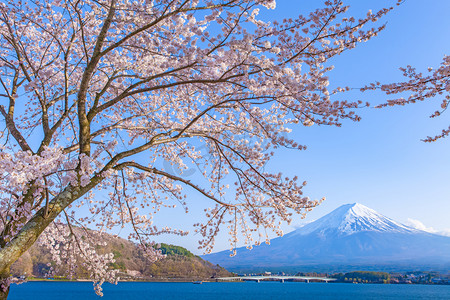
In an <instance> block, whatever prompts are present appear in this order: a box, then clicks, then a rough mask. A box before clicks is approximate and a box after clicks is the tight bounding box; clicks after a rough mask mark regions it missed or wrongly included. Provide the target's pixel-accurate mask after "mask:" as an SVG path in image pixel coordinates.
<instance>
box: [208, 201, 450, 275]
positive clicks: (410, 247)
mask: <svg viewBox="0 0 450 300" xmlns="http://www.w3.org/2000/svg"><path fill="white" fill-rule="evenodd" d="M203 257H204V258H205V259H207V260H209V261H211V262H213V263H219V264H220V265H222V266H224V267H225V268H227V269H228V270H230V271H242V270H246V271H247V270H248V271H252V270H273V271H283V270H287V269H295V268H297V269H298V268H304V267H308V268H315V269H317V270H323V271H342V270H348V271H351V270H357V269H361V268H366V269H380V268H381V269H390V270H394V271H395V270H398V271H401V270H410V269H411V268H413V269H414V268H416V269H418V268H422V269H423V268H433V269H436V270H438V269H439V270H441V269H446V271H448V269H450V237H445V236H440V235H436V234H432V233H429V232H426V231H422V230H419V229H415V228H413V227H409V226H407V225H404V224H401V223H399V222H397V221H394V220H392V219H390V218H388V217H386V216H384V215H382V214H380V213H378V212H376V211H375V210H373V209H370V208H368V207H366V206H364V205H362V204H359V203H353V204H346V205H343V206H341V207H339V208H337V209H335V210H334V211H332V212H331V213H329V214H327V215H325V216H323V217H322V218H320V219H318V220H316V221H314V222H311V223H308V224H306V225H304V226H302V227H300V228H298V229H296V230H294V231H292V232H290V233H288V234H286V235H284V236H283V237H279V238H275V239H273V240H272V241H271V243H270V246H269V245H265V244H263V245H260V246H256V247H253V250H251V251H248V250H246V249H245V248H244V247H242V248H238V249H237V255H236V256H235V257H232V258H230V257H229V252H228V251H222V252H217V253H213V254H209V255H205V256H203Z"/></svg>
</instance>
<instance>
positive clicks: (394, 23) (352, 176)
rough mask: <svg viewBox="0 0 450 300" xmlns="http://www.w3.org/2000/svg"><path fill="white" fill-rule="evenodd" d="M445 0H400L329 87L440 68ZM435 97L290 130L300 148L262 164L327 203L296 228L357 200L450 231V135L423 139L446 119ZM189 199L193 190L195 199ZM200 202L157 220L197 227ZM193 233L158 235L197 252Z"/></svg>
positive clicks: (300, 8)
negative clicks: (339, 124) (339, 122)
mask: <svg viewBox="0 0 450 300" xmlns="http://www.w3.org/2000/svg"><path fill="white" fill-rule="evenodd" d="M344 2H345V3H346V4H348V5H350V6H351V9H350V12H351V13H353V15H355V16H363V15H364V14H365V13H366V12H367V10H369V9H372V10H373V11H375V10H376V9H377V8H380V7H381V6H383V5H385V6H390V5H392V4H395V1H385V0H382V1H380V0H370V1H369V0H365V1H358V0H352V1H344ZM322 3H323V1H315V0H309V1H293V0H292V1H291V0H279V1H277V9H276V10H275V11H264V12H263V11H262V12H261V13H262V16H263V17H264V18H268V19H282V18H285V17H295V16H296V15H298V14H305V13H307V12H308V11H310V10H311V9H314V8H315V7H319V6H321V5H322ZM449 11H450V1H446V0H439V1H438V0H433V1H421V0H406V1H405V2H404V3H403V4H402V5H401V6H399V7H397V8H396V9H395V10H394V11H393V12H391V13H390V14H389V15H388V16H386V17H384V18H383V19H382V20H381V22H383V23H384V22H386V23H387V28H386V29H385V30H384V31H383V32H382V33H381V34H380V35H379V36H378V37H375V38H374V39H372V40H370V41H369V42H367V43H365V44H362V45H359V46H358V47H357V48H356V49H353V50H351V51H348V52H345V53H344V54H342V55H341V56H339V57H338V58H337V59H335V60H333V61H332V64H333V65H335V70H333V71H332V72H331V73H330V82H331V85H332V86H333V85H334V86H343V85H347V86H350V87H355V88H358V87H362V86H364V85H365V84H368V83H371V82H375V81H380V82H386V83H389V82H395V81H399V80H402V76H401V72H400V71H399V70H398V68H399V67H402V66H406V65H408V64H411V65H413V66H416V67H417V68H419V69H420V70H423V71H426V68H427V67H429V66H430V67H436V66H438V65H439V63H440V61H441V59H442V57H443V55H444V54H450V39H449V38H448V34H449V32H450V31H449V29H450V18H448V12H449ZM345 96H346V97H348V98H349V99H352V100H354V99H361V100H364V101H369V102H370V103H371V104H373V105H375V104H379V103H383V102H384V101H385V100H386V99H389V98H388V97H387V96H386V95H383V94H379V93H365V94H361V93H360V92H352V93H349V94H348V95H345ZM440 101H441V100H440V99H435V101H429V102H426V103H419V104H415V105H410V106H406V107H394V108H386V109H381V110H380V109H374V108H365V109H361V110H360V111H358V114H359V115H360V116H361V117H362V120H361V122H358V123H354V122H344V124H343V126H342V127H341V128H335V127H327V126H316V125H315V126H312V127H307V128H305V127H302V128H294V131H293V133H292V136H293V137H294V138H295V139H296V140H297V141H299V142H300V143H302V144H305V145H307V146H308V150H306V151H293V150H280V151H277V153H276V157H275V159H273V161H272V162H271V163H270V164H269V165H268V166H267V167H268V168H269V169H270V170H272V171H276V172H278V171H282V172H283V173H284V174H286V175H290V176H294V175H298V176H299V178H300V179H301V180H306V181H307V182H308V185H307V187H306V188H305V192H306V194H307V195H309V196H310V197H312V198H321V197H323V196H325V197H326V198H327V200H326V201H325V202H323V203H322V204H321V205H320V206H319V207H317V208H316V209H314V211H312V212H311V213H309V215H308V216H307V218H306V219H304V220H301V219H299V218H298V219H295V221H294V224H292V225H293V226H290V227H288V226H286V227H285V228H284V229H285V232H288V231H291V230H293V229H295V227H296V226H299V225H300V224H302V223H304V222H305V221H311V220H314V219H317V218H319V217H321V216H323V215H325V214H327V213H329V212H331V211H332V210H334V209H335V208H337V207H339V206H340V205H343V204H347V203H353V202H359V203H361V204H364V205H366V206H368V207H370V208H373V209H375V210H377V211H378V212H380V213H382V214H384V215H386V216H388V217H391V218H393V219H395V220H398V221H400V222H404V223H406V222H407V221H408V219H409V218H410V219H415V220H420V221H421V222H423V223H424V224H425V225H426V226H429V227H433V228H434V229H436V230H445V229H449V228H450V184H449V175H450V174H449V173H450V171H449V170H450V157H449V155H448V154H449V150H450V138H448V139H443V140H440V141H438V142H435V143H432V144H430V143H423V142H421V141H420V139H422V138H425V137H426V136H428V135H433V134H437V133H439V132H440V131H441V129H442V128H446V127H448V125H449V123H450V122H449V121H450V120H449V119H450V118H449V117H450V115H449V114H444V115H442V116H441V117H440V118H437V119H430V118H428V116H429V115H430V114H431V113H433V112H434V111H435V110H436V109H437V107H438V106H439V104H440ZM192 196H193V197H195V195H194V194H193V195H192ZM203 201H206V200H199V203H198V204H194V206H193V207H192V208H191V209H190V213H189V214H183V213H181V210H180V211H176V210H175V211H170V212H163V213H162V214H161V215H156V216H155V222H156V223H159V224H163V223H164V221H165V220H168V219H167V218H170V219H171V220H172V221H175V222H174V223H175V224H174V225H178V226H179V227H184V228H185V225H186V224H192V223H195V219H196V218H198V216H199V215H200V213H201V210H200V206H203V205H204V204H205V202H203ZM198 239H199V237H198V236H195V235H190V236H187V237H182V238H181V237H171V236H161V237H158V241H161V242H163V241H164V242H170V243H175V244H179V245H182V246H185V247H187V248H188V249H190V250H191V251H193V252H195V253H200V252H199V251H198V250H196V247H197V243H196V241H197V240H198ZM216 244H217V246H216V248H215V251H219V250H223V249H227V248H228V245H227V243H226V234H224V233H223V234H221V236H220V239H219V240H218V241H217V243H216Z"/></svg>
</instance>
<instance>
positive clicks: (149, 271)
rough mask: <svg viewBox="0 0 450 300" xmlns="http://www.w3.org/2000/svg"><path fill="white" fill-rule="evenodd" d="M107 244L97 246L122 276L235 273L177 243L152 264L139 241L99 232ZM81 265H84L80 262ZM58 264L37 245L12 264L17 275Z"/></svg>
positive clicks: (81, 272) (40, 272)
mask: <svg viewBox="0 0 450 300" xmlns="http://www.w3.org/2000/svg"><path fill="white" fill-rule="evenodd" d="M99 236H101V239H102V241H100V242H106V246H104V247H103V246H102V247H97V251H98V252H99V253H113V254H114V258H115V260H116V261H115V262H114V263H113V264H111V265H110V267H111V268H114V269H119V270H120V274H119V275H120V278H121V279H129V280H166V279H179V280H182V279H186V280H191V279H192V280H198V279H207V278H212V277H220V276H231V273H230V272H228V271H227V270H225V269H224V268H222V267H220V266H219V265H213V264H211V263H210V262H208V261H206V260H204V259H202V258H200V257H198V256H196V255H194V254H192V253H191V252H190V251H189V250H187V249H185V248H183V247H180V246H175V245H169V244H164V243H162V244H160V245H158V247H159V250H160V251H161V252H162V254H165V255H166V258H164V259H161V260H158V261H157V262H155V263H150V262H149V261H148V260H147V259H146V258H145V257H144V255H143V253H142V251H141V250H140V249H139V248H138V247H137V245H136V244H134V243H132V242H130V241H128V240H125V239H123V238H120V237H116V236H112V235H109V234H105V233H102V234H99ZM80 265H81V264H80ZM52 266H54V263H52V261H51V256H50V254H49V252H48V250H47V249H45V248H39V247H37V246H33V247H32V248H31V249H30V250H29V251H27V252H25V253H24V254H23V255H22V257H21V258H20V259H19V260H18V261H17V262H16V263H15V264H14V265H13V266H12V268H11V273H12V275H14V276H20V275H26V276H33V277H41V278H42V277H45V276H46V274H47V272H48V270H49V269H50V267H52ZM68 267H69V266H64V267H63V268H62V269H61V268H60V270H59V271H57V272H56V274H55V275H56V276H64V274H65V272H64V271H65V270H64V268H68ZM76 277H77V278H87V277H88V273H87V272H86V270H85V269H83V268H82V267H80V266H78V267H77V268H76Z"/></svg>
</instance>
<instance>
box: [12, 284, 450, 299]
mask: <svg viewBox="0 0 450 300" xmlns="http://www.w3.org/2000/svg"><path fill="white" fill-rule="evenodd" d="M103 291H104V297H103V298H100V297H98V296H96V295H95V294H94V291H93V289H92V283H90V282H27V283H24V284H21V285H12V286H11V292H10V295H9V297H8V300H19V299H33V300H40V299H43V300H44V299H45V300H54V299H64V300H74V299H83V300H89V299H95V300H125V299H140V300H142V299H169V300H170V299H187V300H189V299H193V300H201V299H214V300H225V299H258V300H264V299H436V300H439V299H445V300H450V286H448V285H447V286H436V285H434V286H433V285H388V284H349V283H301V282H285V283H279V282H261V283H255V282H206V283H203V284H192V283H172V282H169V283H165V282H161V283H160V282H120V283H119V284H118V285H112V284H104V285H103Z"/></svg>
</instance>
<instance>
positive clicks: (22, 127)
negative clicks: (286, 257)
mask: <svg viewBox="0 0 450 300" xmlns="http://www.w3.org/2000/svg"><path fill="white" fill-rule="evenodd" d="M275 7H276V1H275V0H227V1H223V0H207V1H206V0H202V1H201V0H175V1H174V0H170V1H169V0H153V1H151V0H135V1H129V0H98V1H92V0H76V1H75V0H56V1H47V0H38V1H28V0H21V1H16V0H14V1H13V0H7V1H3V2H2V3H1V5H0V54H1V57H0V84H1V85H0V113H1V114H2V116H3V121H2V122H3V123H2V124H4V126H3V129H2V131H1V136H0V137H1V141H2V143H3V144H4V145H5V147H3V148H2V149H1V152H0V166H2V167H3V168H2V170H3V171H2V172H3V173H1V174H0V176H1V183H0V189H1V194H0V195H1V206H0V215H1V217H2V219H1V225H0V229H1V230H2V232H1V237H0V247H1V249H0V271H2V270H3V269H5V268H7V267H9V265H10V264H11V263H12V262H13V261H14V260H15V259H17V258H18V256H20V253H23V251H25V250H26V248H27V247H29V246H30V243H29V241H30V239H26V238H25V236H29V235H30V236H32V237H33V239H37V237H38V236H39V235H41V234H43V235H44V236H43V237H42V238H41V243H42V244H46V245H48V246H49V247H50V248H51V249H53V250H51V251H52V255H54V262H55V264H56V265H57V264H58V263H59V262H61V258H63V259H64V260H67V261H69V262H70V263H71V264H73V265H74V266H76V265H77V264H80V263H81V264H84V265H85V266H86V267H87V268H88V269H89V271H90V273H91V276H92V278H93V280H94V281H95V282H97V283H99V284H101V283H102V282H103V281H105V280H113V279H112V278H113V272H112V271H111V270H109V269H108V268H107V265H108V263H109V262H111V261H112V257H110V256H108V255H100V254H96V253H95V251H94V249H95V247H94V246H93V242H94V241H95V239H92V238H91V239H89V242H83V241H82V240H81V239H80V233H78V232H77V230H79V229H77V228H96V229H99V230H100V231H102V232H103V231H108V232H114V230H121V229H122V228H125V227H126V228H127V229H130V232H131V233H130V235H129V238H130V239H132V240H134V241H135V242H139V243H140V244H141V245H142V247H144V248H143V249H145V253H146V255H147V256H148V257H149V259H150V260H152V261H154V260H156V259H158V258H161V257H162V256H161V254H160V252H159V251H158V250H157V249H155V248H157V247H155V245H154V244H152V239H153V238H154V236H156V235H160V234H178V235H186V234H187V230H184V229H177V228H172V227H171V226H170V222H169V221H168V224H160V226H157V225H156V224H154V223H153V220H154V218H153V216H154V214H155V213H157V212H158V211H160V210H161V209H164V210H165V209H168V208H174V207H176V206H179V207H181V208H182V209H183V210H184V211H186V212H188V210H189V206H190V203H192V202H193V201H195V199H192V197H188V196H187V191H189V193H190V192H195V193H197V194H198V195H199V197H202V198H205V199H207V200H209V201H210V202H209V203H212V204H211V205H205V216H204V217H203V218H199V220H198V223H197V224H195V225H196V229H197V232H198V233H200V234H201V236H202V238H201V241H200V245H199V246H200V248H203V249H204V250H205V251H206V252H208V251H211V250H212V247H213V245H214V241H215V238H216V237H217V233H218V232H219V229H221V228H223V227H225V228H228V230H229V233H230V246H231V248H232V249H234V248H236V245H237V243H238V237H243V238H244V240H243V242H244V243H245V244H246V245H247V246H248V247H249V248H251V247H252V245H255V244H256V245H257V244H259V243H261V242H262V241H264V242H269V241H268V237H269V232H270V231H272V232H275V233H276V234H278V235H282V231H281V229H280V228H281V227H280V226H281V224H282V222H287V223H289V222H291V221H292V218H293V216H294V214H295V215H300V216H304V215H305V213H307V212H308V211H310V210H311V209H312V208H313V207H315V206H316V205H318V204H319V203H320V201H322V200H312V199H310V198H309V197H307V196H305V195H304V194H303V187H304V186H305V185H306V182H302V181H301V180H299V179H298V178H297V177H294V178H289V177H286V176H284V175H283V174H282V173H279V172H278V171H276V172H271V171H269V170H266V166H267V163H268V162H269V161H270V159H271V158H272V157H273V155H274V150H275V149H277V148H280V147H285V148H291V149H299V150H304V149H306V146H305V145H302V144H300V143H299V142H298V141H294V140H293V139H292V138H290V135H289V133H290V132H291V131H292V129H293V128H294V127H297V128H303V129H302V130H307V128H306V127H310V126H314V125H332V126H340V125H341V121H342V120H343V119H350V120H354V121H358V120H359V116H357V115H356V114H355V112H354V109H355V108H357V107H360V106H362V105H363V104H362V102H351V101H345V100H344V101H337V100H334V99H333V97H334V96H335V95H336V94H338V93H340V92H342V91H343V90H345V89H340V88H338V89H330V88H329V78H328V72H329V71H330V70H332V68H333V67H332V65H331V63H330V60H331V59H332V58H333V57H334V56H337V55H339V54H341V53H342V52H343V51H346V50H348V49H352V48H354V47H355V46H356V45H357V44H358V43H360V42H365V41H367V40H369V39H370V38H372V37H374V36H376V35H377V34H378V33H379V32H380V31H381V30H382V29H383V28H384V26H383V25H382V26H377V25H376V22H377V21H378V20H379V18H381V17H382V16H383V15H385V14H386V13H388V12H389V11H390V10H391V9H392V8H387V9H382V10H380V11H378V12H371V11H369V12H368V13H367V14H366V15H365V16H363V17H361V18H359V19H358V18H354V17H352V16H349V14H348V12H347V11H348V7H347V6H345V5H344V4H343V3H342V2H341V1H339V0H334V1H326V2H325V4H324V7H322V8H319V9H317V10H315V11H313V12H311V13H309V14H307V15H304V16H303V15H300V16H299V17H298V18H295V19H285V20H281V21H271V22H269V21H267V20H264V19H263V18H260V17H259V12H260V10H264V9H274V8H275ZM369 24H374V25H373V27H371V26H369ZM161 165H164V166H168V168H163V167H162V166H161ZM174 169H176V170H178V173H177V174H174V172H171V171H170V170H174ZM192 169H195V170H198V172H196V173H195V176H191V177H188V176H187V175H186V174H187V173H188V171H189V170H192ZM52 222H53V223H54V222H61V223H64V224H65V227H64V226H60V225H58V224H59V223H54V224H53V225H51V224H52ZM52 226H53V227H52ZM46 227H47V228H49V229H48V232H47V233H42V231H43V230H44V229H45V228H46ZM58 228H59V229H58ZM85 233H86V234H87V231H86V232H85ZM85 233H83V234H85ZM12 249H20V251H13V250H12ZM8 251H9V252H8ZM21 251H22V252H21ZM6 252H8V253H12V254H9V255H8V258H7V259H1V257H2V253H6ZM58 257H59V258H58ZM74 268H75V267H74ZM74 270H76V268H75V269H74ZM73 273H75V271H74V272H73ZM99 288H100V285H96V291H98V292H99V293H100V292H101V290H99Z"/></svg>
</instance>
